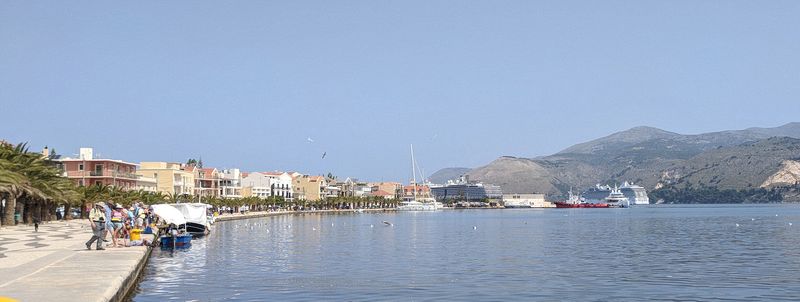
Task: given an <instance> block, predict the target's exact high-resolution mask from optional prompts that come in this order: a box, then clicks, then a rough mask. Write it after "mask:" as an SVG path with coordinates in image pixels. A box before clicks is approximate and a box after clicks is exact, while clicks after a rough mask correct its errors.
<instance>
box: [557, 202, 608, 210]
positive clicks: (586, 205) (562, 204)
mask: <svg viewBox="0 0 800 302" xmlns="http://www.w3.org/2000/svg"><path fill="white" fill-rule="evenodd" d="M556 208H564V209H566V208H608V204H607V203H566V202H556Z"/></svg>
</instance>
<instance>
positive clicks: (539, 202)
mask: <svg viewBox="0 0 800 302" xmlns="http://www.w3.org/2000/svg"><path fill="white" fill-rule="evenodd" d="M503 205H504V206H505V207H506V208H552V207H555V204H553V203H552V202H547V201H545V200H544V194H503Z"/></svg>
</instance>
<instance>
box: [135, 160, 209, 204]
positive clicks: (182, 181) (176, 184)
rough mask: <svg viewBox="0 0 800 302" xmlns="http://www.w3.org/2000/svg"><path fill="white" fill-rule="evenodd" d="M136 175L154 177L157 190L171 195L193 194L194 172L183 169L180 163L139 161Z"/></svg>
mask: <svg viewBox="0 0 800 302" xmlns="http://www.w3.org/2000/svg"><path fill="white" fill-rule="evenodd" d="M136 174H137V175H140V176H145V177H151V178H155V179H156V186H157V190H158V192H161V193H164V194H171V195H176V196H177V195H191V194H194V188H195V178H194V175H195V174H194V173H193V171H192V172H189V171H186V170H184V169H183V167H182V164H180V163H169V162H141V163H139V169H138V170H137V171H136Z"/></svg>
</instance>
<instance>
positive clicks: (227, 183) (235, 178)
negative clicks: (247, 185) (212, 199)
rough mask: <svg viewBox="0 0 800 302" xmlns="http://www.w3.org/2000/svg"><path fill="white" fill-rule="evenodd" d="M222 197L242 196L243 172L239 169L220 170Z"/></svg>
mask: <svg viewBox="0 0 800 302" xmlns="http://www.w3.org/2000/svg"><path fill="white" fill-rule="evenodd" d="M219 188H220V197H222V198H241V197H242V172H241V171H239V169H225V170H222V172H220V181H219Z"/></svg>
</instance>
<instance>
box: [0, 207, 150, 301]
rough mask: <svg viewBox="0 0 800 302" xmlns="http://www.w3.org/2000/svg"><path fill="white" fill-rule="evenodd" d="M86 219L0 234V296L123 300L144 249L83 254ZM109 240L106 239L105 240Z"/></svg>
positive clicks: (143, 259)
mask: <svg viewBox="0 0 800 302" xmlns="http://www.w3.org/2000/svg"><path fill="white" fill-rule="evenodd" d="M91 236H92V232H91V227H90V226H89V224H88V222H87V221H86V220H73V221H70V222H69V223H67V222H64V221H59V222H52V223H46V224H42V225H40V226H39V232H34V229H33V226H27V225H18V226H11V227H4V228H2V229H0V297H7V298H12V299H15V300H18V301H63V302H69V301H122V300H123V299H124V298H125V296H126V295H127V294H128V293H129V292H130V291H131V289H133V288H134V286H135V284H136V280H137V278H138V276H139V275H140V273H141V271H142V270H143V269H144V266H145V264H146V263H147V258H148V256H149V255H150V248H149V247H145V246H134V247H122V248H108V247H107V248H106V250H103V251H97V250H94V247H92V250H87V249H86V246H85V245H84V244H85V243H86V241H87V240H89V238H90V237H91ZM109 238H110V237H109Z"/></svg>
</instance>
